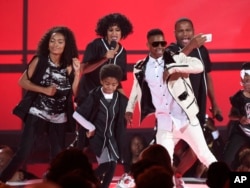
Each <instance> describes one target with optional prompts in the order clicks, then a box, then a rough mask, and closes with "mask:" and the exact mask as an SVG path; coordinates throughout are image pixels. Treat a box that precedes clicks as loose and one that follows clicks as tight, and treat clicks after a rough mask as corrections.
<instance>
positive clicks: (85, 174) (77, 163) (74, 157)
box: [45, 148, 99, 187]
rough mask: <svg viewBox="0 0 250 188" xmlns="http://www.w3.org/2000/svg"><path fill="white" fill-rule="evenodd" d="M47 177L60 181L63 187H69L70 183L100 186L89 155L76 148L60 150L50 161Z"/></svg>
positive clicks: (47, 178)
mask: <svg viewBox="0 0 250 188" xmlns="http://www.w3.org/2000/svg"><path fill="white" fill-rule="evenodd" d="M45 179H46V180H48V181H51V182H55V183H58V184H59V185H60V186H61V187H64V186H65V187H69V185H70V184H72V185H73V184H74V185H75V186H73V187H77V186H76V185H77V184H78V185H79V186H78V187H80V185H81V184H84V183H86V185H88V184H90V185H91V186H93V187H98V186H99V182H98V180H97V178H96V176H95V174H94V170H93V168H92V165H91V163H90V162H89V160H88V158H87V156H86V155H85V154H84V153H83V151H82V150H79V149H76V148H69V149H66V150H63V151H62V152H60V153H59V154H58V155H57V156H56V157H55V159H53V160H52V162H51V163H50V166H49V169H48V172H47V174H46V175H45ZM72 185H71V186H72ZM86 187H87V186H86Z"/></svg>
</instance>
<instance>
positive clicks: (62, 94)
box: [0, 27, 80, 182]
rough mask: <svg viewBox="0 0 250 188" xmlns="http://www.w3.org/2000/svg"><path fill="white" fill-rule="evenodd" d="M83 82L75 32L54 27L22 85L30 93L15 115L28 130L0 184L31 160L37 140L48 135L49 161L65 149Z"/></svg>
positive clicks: (46, 35)
mask: <svg viewBox="0 0 250 188" xmlns="http://www.w3.org/2000/svg"><path fill="white" fill-rule="evenodd" d="M79 80H80V61H79V60H78V50H77V46H76V42H75V37H74V34H73V32H72V31H71V30H70V29H69V28H67V27H53V28H51V29H50V30H49V31H48V32H47V33H45V35H44V36H43V37H42V39H41V41H40V43H39V45H38V49H37V52H36V54H35V56H34V57H33V58H32V60H31V61H30V63H29V64H28V67H27V69H26V70H25V71H24V73H23V74H22V76H21V78H20V80H19V85H20V86H21V87H22V88H23V89H25V90H27V92H26V94H25V96H24V97H23V99H22V100H21V102H20V103H19V104H18V105H17V106H16V107H15V109H14V111H13V113H14V114H15V115H17V116H18V117H20V118H21V119H22V120H23V122H24V124H25V126H24V129H23V133H22V138H21V142H20V145H19V148H18V150H17V152H16V154H15V155H14V157H13V158H12V160H11V161H10V163H9V165H8V166H7V167H6V169H5V170H4V171H3V172H2V173H1V175H0V180H1V181H3V182H5V181H7V180H8V179H9V178H11V177H12V175H13V174H14V172H15V171H16V170H17V169H18V168H19V167H20V166H21V165H22V164H23V163H24V162H25V160H26V159H27V158H28V156H29V154H30V152H31V150H32V147H33V144H34V142H35V139H36V138H37V137H39V136H40V135H42V134H44V133H47V135H48V138H49V143H50V159H53V158H54V157H55V156H56V154H57V153H59V152H60V151H61V150H62V149H63V148H64V140H65V129H66V128H67V127H68V126H69V124H70V123H73V118H72V113H73V101H72V95H75V94H76V92H77V88H78V83H79Z"/></svg>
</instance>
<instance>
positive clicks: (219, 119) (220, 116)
mask: <svg viewBox="0 0 250 188" xmlns="http://www.w3.org/2000/svg"><path fill="white" fill-rule="evenodd" d="M209 110H210V112H212V108H209ZM214 117H215V119H216V120H217V121H223V116H222V115H220V114H216V115H215V116H214Z"/></svg>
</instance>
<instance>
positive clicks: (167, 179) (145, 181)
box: [135, 165, 174, 188]
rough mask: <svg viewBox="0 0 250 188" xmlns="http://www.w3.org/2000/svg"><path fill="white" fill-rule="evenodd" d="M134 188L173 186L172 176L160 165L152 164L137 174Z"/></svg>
mask: <svg viewBox="0 0 250 188" xmlns="http://www.w3.org/2000/svg"><path fill="white" fill-rule="evenodd" d="M135 184H136V188H152V187H157V188H173V186H174V183H173V176H172V174H170V173H169V171H167V170H166V168H164V167H162V166H157V165H155V166H154V165H153V166H151V167H149V168H148V169H146V170H145V171H144V172H142V173H141V174H139V175H138V177H137V178H136V181H135Z"/></svg>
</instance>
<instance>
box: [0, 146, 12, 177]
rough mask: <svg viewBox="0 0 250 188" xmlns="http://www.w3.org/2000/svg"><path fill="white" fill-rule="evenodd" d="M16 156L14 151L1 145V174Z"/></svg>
mask: <svg viewBox="0 0 250 188" xmlns="http://www.w3.org/2000/svg"><path fill="white" fill-rule="evenodd" d="M13 155H14V152H13V150H12V149H11V148H10V147H9V146H7V145H0V172H1V171H2V170H3V169H5V167H6V166H7V165H8V164H9V162H10V160H11V159H12V157H13Z"/></svg>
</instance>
